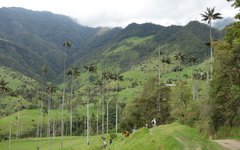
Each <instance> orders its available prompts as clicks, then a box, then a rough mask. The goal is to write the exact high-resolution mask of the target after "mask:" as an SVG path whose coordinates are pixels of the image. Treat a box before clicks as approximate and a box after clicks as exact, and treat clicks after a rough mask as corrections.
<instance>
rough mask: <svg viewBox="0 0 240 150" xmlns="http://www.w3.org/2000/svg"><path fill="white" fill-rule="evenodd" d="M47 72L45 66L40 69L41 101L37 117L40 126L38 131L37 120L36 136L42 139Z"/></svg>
mask: <svg viewBox="0 0 240 150" xmlns="http://www.w3.org/2000/svg"><path fill="white" fill-rule="evenodd" d="M47 72H48V68H47V66H45V65H44V66H42V68H41V73H42V76H41V101H39V115H40V118H41V119H40V120H41V124H40V130H39V120H38V127H37V136H39V137H42V128H43V127H42V126H43V118H42V117H43V92H44V76H45V75H46V74H47Z"/></svg>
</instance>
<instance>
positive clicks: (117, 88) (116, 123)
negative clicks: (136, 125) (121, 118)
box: [115, 81, 119, 133]
mask: <svg viewBox="0 0 240 150" xmlns="http://www.w3.org/2000/svg"><path fill="white" fill-rule="evenodd" d="M116 90H117V92H118V91H119V82H118V81H117V87H116ZM115 126H116V133H117V132H118V103H117V97H116V122H115Z"/></svg>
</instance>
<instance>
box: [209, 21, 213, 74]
mask: <svg viewBox="0 0 240 150" xmlns="http://www.w3.org/2000/svg"><path fill="white" fill-rule="evenodd" d="M209 28H210V29H209V31H210V55H211V58H210V63H211V65H210V73H211V74H210V76H211V77H212V72H213V66H212V65H213V49H212V22H211V20H210V22H209Z"/></svg>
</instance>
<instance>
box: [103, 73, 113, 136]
mask: <svg viewBox="0 0 240 150" xmlns="http://www.w3.org/2000/svg"><path fill="white" fill-rule="evenodd" d="M111 76H112V74H111V73H110V72H103V80H106V82H107V87H106V95H108V84H109V82H110V80H111ZM108 98H109V97H108V96H107V98H106V111H107V123H106V124H107V127H106V131H107V133H108V120H109V118H108V117H109V111H108V102H109V101H108Z"/></svg>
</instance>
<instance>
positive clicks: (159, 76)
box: [158, 50, 161, 86]
mask: <svg viewBox="0 0 240 150" xmlns="http://www.w3.org/2000/svg"><path fill="white" fill-rule="evenodd" d="M160 59H161V58H160V50H159V51H158V85H159V86H160V84H161V70H160V63H161V60H160Z"/></svg>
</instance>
